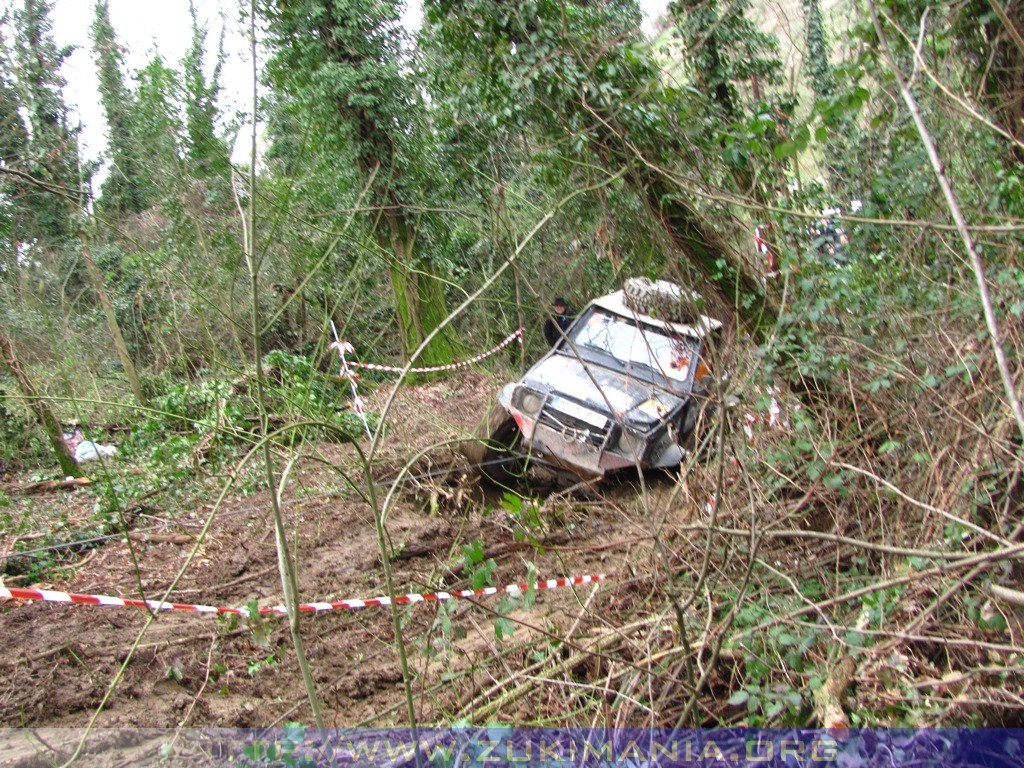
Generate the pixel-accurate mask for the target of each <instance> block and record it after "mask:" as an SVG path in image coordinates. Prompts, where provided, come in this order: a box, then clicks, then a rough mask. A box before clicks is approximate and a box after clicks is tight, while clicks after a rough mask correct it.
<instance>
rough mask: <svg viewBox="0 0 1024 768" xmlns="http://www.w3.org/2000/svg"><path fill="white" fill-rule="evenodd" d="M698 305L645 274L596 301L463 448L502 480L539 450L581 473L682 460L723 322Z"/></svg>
mask: <svg viewBox="0 0 1024 768" xmlns="http://www.w3.org/2000/svg"><path fill="white" fill-rule="evenodd" d="M700 303H701V302H700V297H699V296H697V295H696V294H693V293H691V292H689V291H685V290H683V289H682V288H680V287H679V286H678V285H675V284H674V283H669V282H666V281H663V280H659V281H656V282H654V281H650V280H648V279H646V278H631V279H629V280H627V281H626V283H625V285H624V286H623V289H622V290H619V291H615V292H614V293H610V294H608V295H607V296H601V297H600V298H597V299H594V300H593V301H592V302H590V304H589V305H588V306H587V307H586V309H584V310H583V312H581V313H580V314H579V316H578V317H577V318H576V319H575V320H574V321H573V323H572V325H570V326H569V328H568V329H567V330H566V331H565V334H564V336H563V337H562V338H561V339H560V340H559V341H558V342H556V343H555V345H554V347H552V349H551V351H550V352H548V353H547V354H546V355H545V356H544V357H543V358H542V359H541V360H539V361H538V362H537V363H536V364H535V365H534V366H533V367H532V368H530V370H528V371H527V372H526V375H525V376H523V377H522V379H520V380H519V381H517V382H514V383H511V384H507V385H506V386H505V387H504V388H503V389H502V390H501V393H500V395H499V396H498V402H497V404H496V405H495V406H494V407H493V408H492V409H491V411H490V413H489V414H488V416H487V418H486V419H484V420H483V422H482V423H481V424H480V426H479V427H478V429H477V431H476V434H475V436H474V439H473V440H470V441H467V442H466V443H465V444H464V445H463V452H464V453H465V455H466V456H467V458H468V459H469V460H470V461H472V462H473V463H474V464H476V465H478V466H479V468H480V471H481V472H482V473H483V474H484V475H486V476H488V477H490V478H491V479H493V480H497V481H499V482H505V481H507V480H508V479H510V476H514V475H516V474H520V473H521V472H522V470H523V468H524V467H525V465H526V461H527V460H528V459H529V458H530V457H534V456H536V457H540V458H542V459H544V460H545V462H547V463H553V464H555V465H557V466H559V467H561V468H564V469H568V470H571V471H572V472H574V473H575V474H577V475H580V476H581V477H584V478H594V477H601V476H603V475H605V474H606V473H608V472H613V471H615V470H620V469H624V468H626V467H637V468H640V469H644V468H651V467H672V466H675V465H677V464H679V463H680V461H681V460H682V459H683V457H684V456H685V455H686V451H687V450H688V449H689V448H691V447H692V443H693V439H694V433H695V429H696V428H697V425H698V423H699V422H700V421H701V416H702V414H703V413H704V410H705V406H706V403H707V395H708V389H709V385H710V381H711V380H710V378H709V374H710V367H709V363H708V360H707V356H708V346H709V343H711V342H712V340H713V339H714V338H715V337H716V336H717V335H718V332H719V331H720V329H721V327H722V324H721V322H719V321H718V320H713V319H711V318H710V317H706V316H704V315H701V314H700V312H699V309H698V307H699V305H700Z"/></svg>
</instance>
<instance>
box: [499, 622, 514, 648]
mask: <svg viewBox="0 0 1024 768" xmlns="http://www.w3.org/2000/svg"><path fill="white" fill-rule="evenodd" d="M515 631H516V625H515V624H514V623H513V622H511V621H509V620H508V619H497V620H496V621H495V622H494V637H495V638H496V639H497V640H498V641H499V642H500V641H502V640H504V639H505V638H506V637H512V633H513V632H515Z"/></svg>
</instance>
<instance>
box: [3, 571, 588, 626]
mask: <svg viewBox="0 0 1024 768" xmlns="http://www.w3.org/2000/svg"><path fill="white" fill-rule="evenodd" d="M606 578H607V577H606V576H605V575H604V574H603V573H601V574H596V575H594V576H574V577H572V578H568V579H548V580H547V581H538V582H537V583H535V584H508V585H506V586H503V587H484V588H482V589H461V590H458V591H455V592H427V593H423V594H411V595H397V596H396V597H395V605H409V604H411V603H429V602H443V601H445V600H459V599H466V598H469V597H484V596H487V595H498V594H509V595H515V594H520V593H522V592H527V591H529V589H530V588H531V587H532V588H533V589H558V588H560V587H572V586H578V585H583V584H590V583H593V582H598V581H603V580H604V579H606ZM0 600H39V601H43V602H47V603H77V604H80V605H107V606H115V607H118V608H148V609H150V610H151V611H189V612H191V613H230V614H234V615H236V616H244V617H248V616H249V609H247V608H220V607H217V606H213V605H191V604H189V603H164V602H161V601H159V600H134V599H131V598H122V597H111V596H110V595H81V594H75V593H74V592H55V591H53V590H49V589H20V588H18V587H3V586H0ZM382 605H391V598H389V597H372V598H370V599H368V600H339V601H337V602H334V603H302V604H300V605H299V611H301V612H303V613H320V612H323V611H336V610H348V611H351V610H355V609H357V608H373V607H376V606H382ZM287 613H288V609H287V608H285V607H284V606H283V605H275V606H273V607H272V608H260V609H259V614H260V615H261V616H269V615H284V614H287Z"/></svg>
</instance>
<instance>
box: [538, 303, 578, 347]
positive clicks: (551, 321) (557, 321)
mask: <svg viewBox="0 0 1024 768" xmlns="http://www.w3.org/2000/svg"><path fill="white" fill-rule="evenodd" d="M572 321H573V316H572V315H570V314H569V310H568V309H567V310H565V312H563V313H562V314H560V315H550V316H549V317H548V318H547V319H546V320H545V321H544V338H545V339H547V342H548V344H550V345H551V346H552V347H553V346H555V344H557V343H558V340H559V339H561V338H562V334H563V333H565V332H566V330H567V329H568V328H569V325H570V324H571V323H572Z"/></svg>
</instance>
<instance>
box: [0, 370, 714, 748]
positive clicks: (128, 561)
mask: <svg viewBox="0 0 1024 768" xmlns="http://www.w3.org/2000/svg"><path fill="white" fill-rule="evenodd" d="M493 389H494V386H493V383H492V381H491V380H489V379H488V378H487V377H485V376H483V375H482V374H478V373H466V374H463V375H460V376H457V377H452V378H447V379H445V380H443V381H439V382H433V383H429V384H424V385H420V386H417V387H414V388H410V389H407V390H405V391H404V392H403V394H402V395H401V396H400V397H399V399H398V401H397V402H396V404H395V406H394V408H393V410H392V415H391V417H390V419H389V423H390V425H391V431H390V433H389V436H388V438H387V440H386V443H385V446H384V448H383V450H382V451H381V453H380V455H379V456H378V457H377V459H376V462H375V465H374V468H373V474H374V477H375V481H376V486H375V488H374V490H375V493H376V495H377V498H378V500H379V501H383V499H384V498H385V497H386V496H387V495H388V494H389V493H393V499H392V502H393V503H392V504H391V506H390V507H389V510H388V515H387V526H386V527H387V534H388V538H389V547H390V551H391V558H392V562H391V565H392V567H393V569H394V581H395V585H396V591H397V592H399V593H401V592H428V591H435V590H438V589H441V588H444V589H449V590H451V589H462V588H467V587H469V586H471V582H472V577H473V572H474V571H475V570H477V569H478V568H479V564H471V565H469V566H467V557H466V555H465V554H464V552H463V547H465V546H468V545H470V544H471V543H472V542H474V541H477V542H479V543H480V547H481V548H482V551H483V554H484V557H483V562H484V563H486V562H487V561H488V560H493V562H494V570H493V573H492V574H491V576H490V583H491V584H494V585H502V584H507V583H511V582H520V581H523V580H524V579H525V578H526V577H527V575H528V573H535V574H536V576H537V577H539V578H554V577H563V576H577V575H585V574H596V573H606V574H608V575H609V577H610V580H609V581H607V582H605V583H603V584H602V585H601V586H599V587H597V588H595V587H592V586H584V587H581V588H578V589H575V590H573V589H561V590H557V591H550V592H540V593H538V594H537V596H536V600H535V602H534V603H533V604H532V605H529V606H526V605H524V604H523V603H522V601H519V602H518V603H515V604H508V601H504V602H503V601H501V600H499V599H497V598H480V599H479V600H473V601H460V602H458V603H450V604H445V605H443V606H440V605H438V604H437V603H430V604H421V605H415V606H411V607H404V608H403V609H402V611H401V615H402V621H403V623H404V636H405V640H406V650H407V652H408V655H409V664H410V668H411V675H412V679H413V690H414V701H415V706H416V710H417V717H418V718H419V720H420V721H421V722H423V723H428V724H437V725H449V724H451V723H453V722H457V721H460V720H470V721H475V720H477V719H481V718H482V719H484V720H485V721H500V722H507V723H533V724H542V725H547V726H559V725H566V724H569V723H572V722H574V718H575V717H576V715H575V714H574V713H572V712H570V711H565V708H564V701H565V697H564V696H561V695H557V696H556V695H551V693H552V692H553V691H556V690H558V686H564V685H579V686H581V690H586V689H587V688H588V687H592V682H593V681H595V680H597V679H598V676H599V673H600V667H601V662H600V659H599V658H598V659H597V660H596V661H595V660H594V659H593V658H591V657H590V656H589V655H588V654H586V653H581V651H585V650H586V649H587V647H588V644H589V643H591V642H592V640H593V639H594V638H600V637H602V636H607V635H608V634H609V633H614V632H618V631H619V627H620V626H621V622H620V618H623V617H627V616H628V615H630V614H631V612H634V611H636V610H638V608H642V606H643V604H644V601H645V600H646V599H647V597H648V594H649V593H650V591H651V587H650V584H649V579H648V578H647V576H645V575H644V574H645V573H646V572H648V571H649V570H650V564H651V562H652V561H654V560H656V559H657V557H658V553H657V552H656V551H655V550H654V548H653V545H652V543H651V539H650V533H651V526H652V525H653V524H654V521H655V520H658V521H660V522H661V523H665V522H669V523H671V522H679V521H681V520H684V519H685V518H687V517H688V516H689V515H691V514H692V513H693V510H694V508H695V504H694V502H693V501H692V499H694V498H696V497H697V496H699V493H695V492H694V490H693V489H689V488H681V486H679V485H678V484H677V483H676V482H675V481H674V480H673V478H671V477H666V476H662V475H659V476H656V477H651V478H646V479H644V481H643V484H644V486H645V487H644V488H643V492H642V493H641V492H640V490H641V489H640V487H639V481H637V480H636V479H635V478H634V480H633V481H619V482H615V483H610V484H608V485H607V486H605V487H604V488H602V489H600V492H599V493H597V494H595V493H593V492H592V491H590V490H588V489H580V488H573V487H571V484H570V483H567V482H566V481H565V480H564V479H559V478H552V477H551V476H549V475H545V474H544V473H543V472H541V473H539V475H538V476H537V477H534V478H533V485H532V486H529V487H523V488H520V489H519V490H520V492H521V493H522V494H523V495H525V496H527V497H529V498H532V499H535V504H536V506H535V511H536V514H532V513H530V512H529V510H527V512H523V511H521V510H518V509H516V507H515V505H514V504H511V505H510V504H509V503H508V502H504V504H503V501H502V494H501V492H500V491H496V490H495V489H493V488H488V487H485V486H482V485H481V484H479V483H478V482H477V481H475V480H474V479H473V477H472V475H470V474H467V473H464V472H461V471H459V467H460V463H461V462H460V459H459V458H458V455H457V454H456V453H455V452H454V451H452V450H451V449H450V448H448V447H445V446H440V447H436V448H433V449H432V450H429V451H427V452H426V453H425V454H424V455H423V457H421V458H420V459H418V460H416V461H415V462H414V464H413V467H412V473H413V475H414V476H415V479H414V480H412V481H410V482H407V483H404V484H403V485H401V486H399V487H393V485H392V483H391V482H390V481H391V479H392V478H394V477H395V476H396V475H397V474H398V472H399V470H400V469H401V467H402V466H403V464H404V463H405V462H406V461H408V460H409V459H410V458H412V457H414V456H415V455H416V454H417V453H418V452H419V451H421V450H424V449H427V448H428V447H429V446H431V445H433V444H435V443H443V442H444V441H446V440H451V439H454V438H456V437H458V436H459V435H460V434H464V431H465V430H466V429H468V428H471V426H472V425H473V423H474V422H475V421H476V420H477V419H479V418H480V415H481V414H482V413H484V412H485V410H486V408H487V406H488V405H489V403H490V402H491V401H492V398H493V396H494V391H493ZM385 394H386V391H385V389H384V388H382V389H381V390H379V391H378V393H377V394H376V395H375V397H374V399H375V402H374V403H373V404H372V405H373V407H375V408H377V409H379V408H380V407H381V406H382V403H383V398H384V395H385ZM300 450H301V452H303V453H304V454H305V455H304V458H303V459H302V460H301V461H300V462H298V464H297V465H296V466H295V467H294V468H293V469H292V470H291V473H290V476H289V482H288V486H287V492H286V493H285V496H284V501H285V507H284V512H285V515H286V518H287V523H288V526H289V528H290V534H291V536H292V537H293V538H292V541H293V551H294V554H295V555H296V557H297V560H298V563H299V569H300V585H301V586H300V589H301V599H302V600H303V601H330V600H340V599H346V598H366V597H372V596H376V595H381V594H384V593H385V587H384V575H383V570H382V566H381V559H380V553H379V548H378V542H377V535H376V531H375V526H374V522H373V515H372V512H371V507H370V505H369V504H368V503H367V502H366V501H365V500H364V499H363V498H361V497H360V495H359V494H360V493H363V492H365V483H362V485H361V488H360V490H359V492H356V491H354V490H353V489H352V488H351V487H350V486H349V485H348V484H347V483H346V481H345V480H344V479H343V477H342V476H341V474H339V472H337V471H336V470H335V469H333V468H332V467H330V466H328V463H329V462H335V463H336V464H337V465H339V466H342V467H344V468H345V470H346V471H347V472H350V473H352V474H351V475H350V477H351V478H352V480H353V481H354V482H356V483H357V484H358V483H361V478H360V477H359V476H358V472H357V471H356V470H357V468H358V467H357V465H356V463H355V462H354V459H353V457H354V451H353V449H352V448H351V446H346V445H335V444H327V445H318V446H303V447H302V448H301V449H300ZM214 501H215V497H214V495H213V494H211V493H209V492H207V493H205V494H197V496H196V498H195V502H194V507H193V508H192V509H191V510H188V511H186V512H182V511H180V510H164V509H161V508H159V506H158V505H157V506H146V507H145V511H144V514H142V515H140V516H138V518H137V520H136V533H135V534H134V535H133V536H132V538H130V539H128V540H125V539H124V538H120V539H112V540H110V541H109V542H107V543H105V544H104V545H103V546H100V547H98V548H96V549H93V550H91V551H90V552H88V553H87V554H84V555H83V556H81V557H80V558H79V560H78V561H77V562H75V563H73V564H72V565H70V566H69V567H67V568H64V569H62V570H61V571H59V573H60V574H61V576H62V578H60V579H59V580H55V581H52V582H43V583H37V584H34V585H32V584H26V583H19V584H17V585H18V586H34V587H37V588H52V589H58V590H65V591H69V592H82V593H90V594H106V595H118V596H122V597H138V596H140V595H144V596H145V597H146V598H150V599H159V598H161V597H163V595H164V592H165V590H166V589H167V588H168V586H169V585H170V584H171V583H172V581H173V580H174V579H175V577H176V574H177V572H178V571H179V569H181V568H182V566H183V564H184V563H185V562H186V558H187V557H188V555H189V553H190V551H191V550H192V549H193V548H194V547H195V545H196V541H197V537H198V536H199V533H200V531H201V529H202V526H203V523H204V521H205V519H206V517H207V516H208V515H209V514H210V511H211V509H213V505H214ZM34 503H35V504H36V505H39V504H59V505H64V507H65V510H64V514H65V515H66V516H67V517H68V518H69V519H72V520H74V519H75V518H76V517H85V516H88V514H89V512H90V510H91V505H92V503H93V497H92V496H90V495H89V494H88V493H86V492H84V491H74V492H67V491H64V492H58V493H56V494H51V495H49V496H48V497H46V498H42V499H40V498H36V499H35V501H34ZM18 510H25V513H26V514H27V513H29V511H27V510H29V508H27V507H18V508H16V510H15V512H14V513H15V514H18ZM524 534H525V535H524ZM12 545H13V542H12V541H5V542H3V546H4V551H5V552H10V551H11V547H12ZM531 569H535V570H533V571H531ZM477 578H480V577H479V576H478V577H477ZM9 585H10V583H9ZM166 599H168V600H169V601H172V602H186V603H201V604H208V605H218V606H233V607H234V606H243V605H245V604H246V603H248V602H249V601H251V600H254V599H255V600H257V601H258V602H259V604H260V605H261V606H266V605H278V604H280V603H281V602H282V589H281V585H280V579H279V576H278V569H277V556H276V550H275V546H274V536H273V526H272V520H271V511H270V504H269V497H268V494H267V493H266V492H256V493H253V494H251V495H236V496H229V497H228V498H227V499H226V500H225V502H224V503H223V504H222V505H221V507H220V508H219V509H218V511H217V513H216V515H215V516H214V519H213V523H212V526H211V527H210V529H209V533H208V535H206V537H205V539H204V540H203V541H202V543H201V544H199V546H198V548H197V550H196V556H195V558H194V559H193V561H192V562H191V564H190V565H189V566H188V567H187V569H186V570H185V572H184V573H183V575H182V576H181V578H180V580H179V581H178V582H177V585H176V587H175V588H174V590H173V592H172V593H171V594H170V595H169V596H168V597H167V598H166ZM0 611H2V613H0V644H2V647H3V649H4V650H3V654H2V658H0V680H2V682H0V712H2V713H3V723H4V724H5V725H6V726H9V727H32V728H53V727H58V728H66V727H82V726H85V725H87V724H92V725H94V726H95V727H97V728H121V727H124V726H132V727H153V728H178V727H182V726H185V727H205V726H212V727H264V726H275V725H277V726H280V725H284V724H285V723H288V722H295V721H297V722H302V723H307V724H311V723H312V721H313V718H312V713H311V710H310V705H309V702H308V700H307V697H306V693H305V690H304V688H303V685H302V680H301V676H300V674H299V670H298V667H297V664H296V656H295V652H294V650H293V647H292V644H291V641H290V636H289V632H288V629H287V620H286V619H285V618H282V617H274V618H269V619H267V620H266V621H265V622H262V623H261V624H260V625H259V626H256V627H253V626H251V625H250V624H248V623H245V622H239V621H237V620H235V619H233V618H231V617H215V616H208V615H206V616H197V615H193V614H189V613H181V612H170V613H161V614H159V615H157V616H155V618H154V619H153V621H152V623H151V624H150V625H149V626H148V628H146V625H147V622H148V621H149V617H148V615H147V613H145V612H144V611H141V610H138V609H123V608H104V607H92V606H76V605H59V604H52V603H27V602H21V601H9V602H8V603H6V604H5V605H3V606H2V607H0ZM503 616H504V617H505V618H507V619H510V620H511V621H512V622H513V624H514V625H515V630H514V632H513V634H512V636H511V637H503V638H502V639H499V638H498V637H497V634H499V633H500V634H503V635H504V634H505V633H506V631H507V630H508V629H509V625H508V624H506V623H505V622H501V623H500V624H499V625H498V632H497V633H496V630H495V625H496V622H497V621H498V619H499V618H501V617H503ZM623 620H625V619H624V618H623ZM669 623H671V622H669ZM144 628H146V629H145V632H143V629H144ZM661 631H664V632H669V633H670V632H671V628H670V626H666V627H664V628H662V630H661ZM301 633H302V638H303V641H304V643H305V651H306V654H307V656H308V659H309V662H310V665H311V667H312V672H313V676H314V678H315V680H316V683H317V685H318V686H319V694H320V697H321V699H322V701H323V706H324V714H325V718H326V721H327V724H328V726H331V727H345V726H386V725H391V724H398V725H403V724H406V723H407V722H408V717H407V712H406V698H405V693H404V686H403V683H402V673H401V668H400V664H399V659H398V655H397V652H396V641H395V633H394V630H393V626H392V617H391V614H390V611H389V609H387V608H366V609H363V610H359V611H332V612H325V613H321V614H316V615H304V616H302V618H301ZM126 660H127V664H125V661H126ZM563 661H564V662H565V663H562V662H563ZM122 666H123V667H124V668H123V675H122V676H121V677H120V679H119V677H118V675H119V670H120V669H121V668H122ZM552 666H553V668H556V669H557V671H558V676H557V678H556V679H553V680H551V681H550V683H549V684H543V683H541V684H538V685H536V686H532V687H530V688H529V689H527V690H525V691H523V690H522V689H520V692H519V693H517V694H516V695H514V696H508V697H507V699H508V700H507V701H506V700H503V698H502V697H503V695H504V694H505V693H506V692H507V691H508V690H509V689H510V687H512V686H513V684H514V682H515V681H517V680H518V678H519V676H520V675H526V676H529V675H536V674H538V671H539V670H542V669H549V668H552ZM591 693H593V692H591ZM602 696H603V694H601V693H600V692H597V694H596V698H597V699H600V698H602ZM607 698H608V700H609V701H610V700H611V695H610V694H609V695H608V696H607ZM607 719H608V723H609V724H613V725H628V724H630V723H628V722H616V721H615V718H614V715H613V714H612V713H608V714H607Z"/></svg>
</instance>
